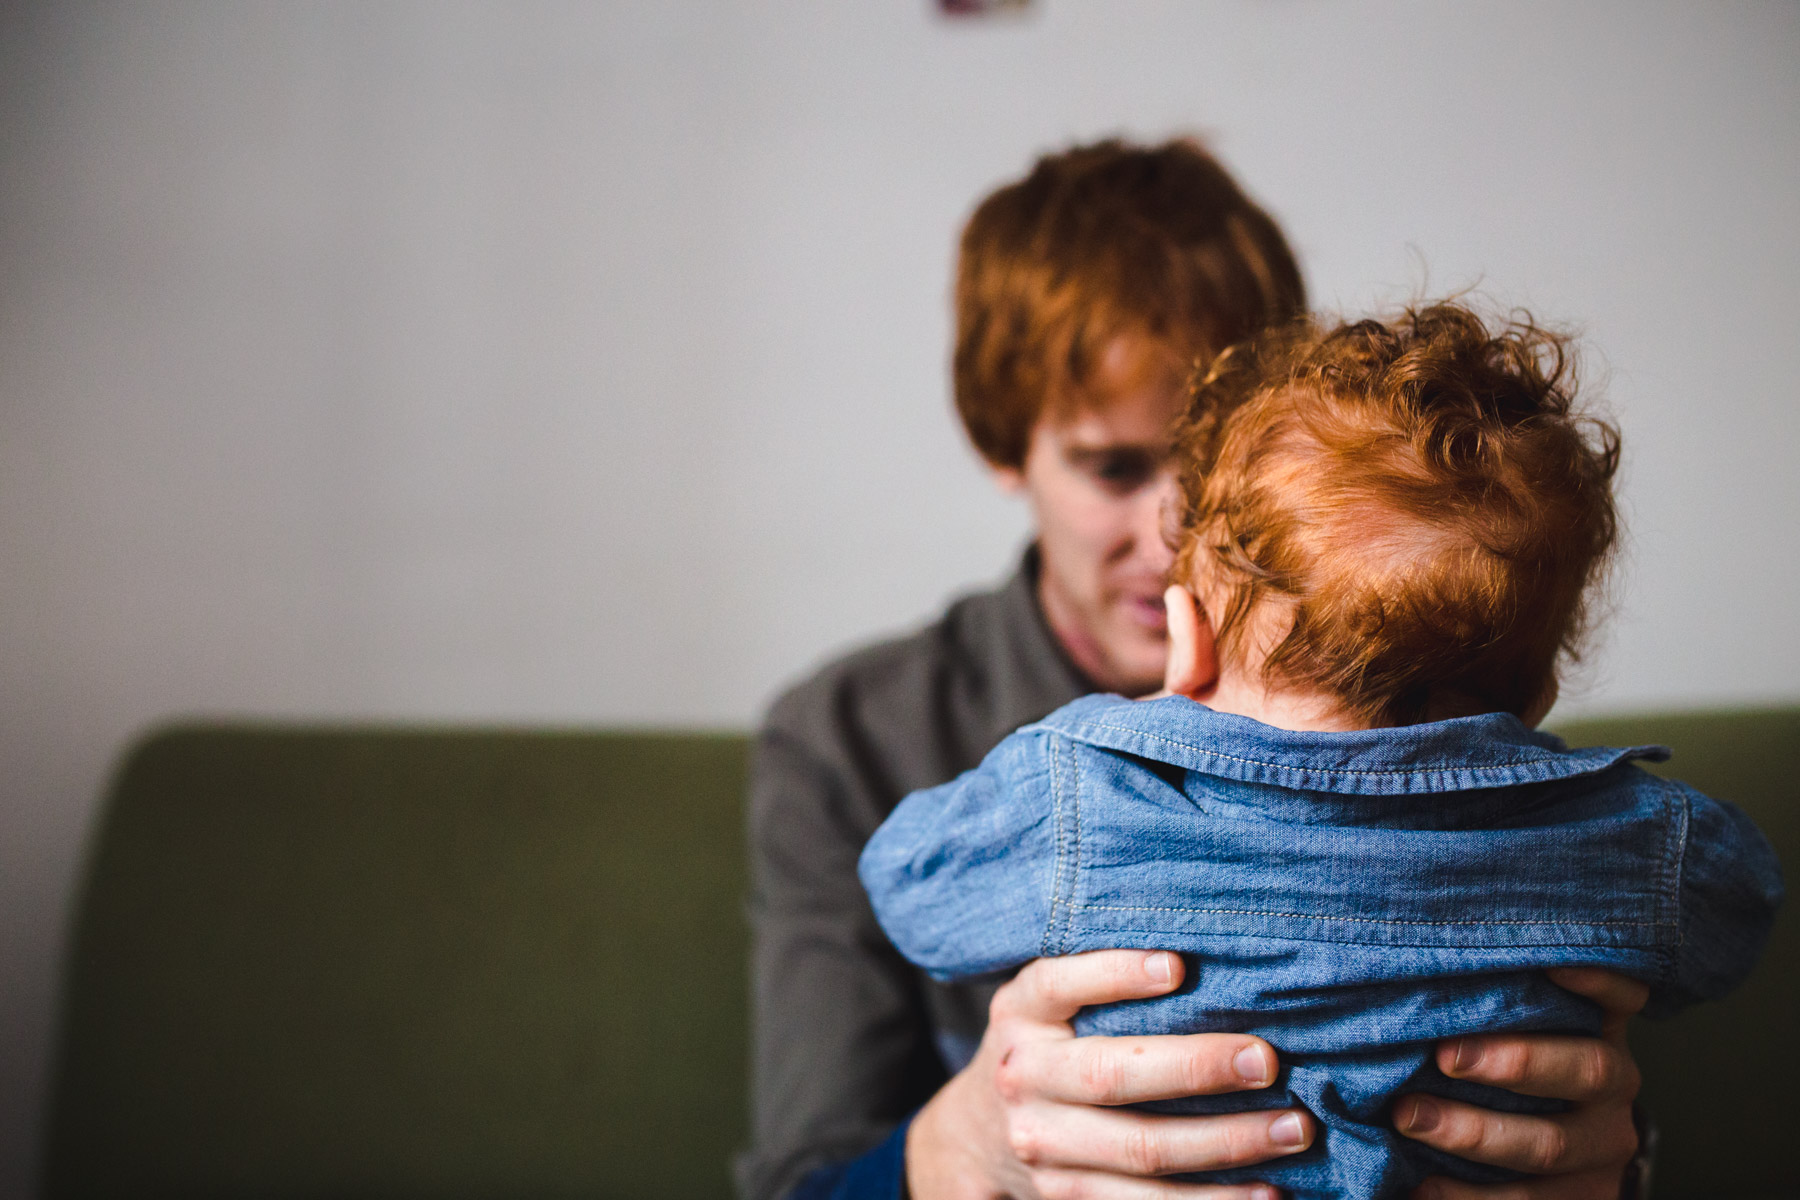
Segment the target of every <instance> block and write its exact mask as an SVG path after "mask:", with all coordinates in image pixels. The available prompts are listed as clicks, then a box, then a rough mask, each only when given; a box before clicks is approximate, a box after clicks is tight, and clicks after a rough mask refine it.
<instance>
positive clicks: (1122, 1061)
mask: <svg viewBox="0 0 1800 1200" xmlns="http://www.w3.org/2000/svg"><path fill="white" fill-rule="evenodd" d="M1275 1072H1276V1059H1275V1050H1274V1048H1273V1047H1271V1046H1270V1045H1269V1044H1268V1043H1267V1042H1265V1041H1263V1040H1262V1039H1261V1038H1257V1037H1250V1036H1248V1035H1245V1034H1241V1033H1193V1034H1186V1035H1164V1036H1155V1037H1087V1038H1073V1039H1065V1040H1060V1041H1042V1042H1033V1043H1029V1044H1022V1045H1018V1046H1015V1047H1014V1048H1013V1051H1012V1053H1011V1054H1009V1055H1007V1056H1006V1058H1005V1060H1004V1061H1003V1062H1001V1064H1000V1065H999V1066H998V1068H997V1069H996V1072H995V1084H996V1086H997V1087H998V1088H999V1089H1000V1093H1001V1095H1003V1096H1006V1097H1007V1098H1008V1099H1014V1100H1016V1099H1019V1098H1021V1097H1023V1096H1027V1095H1033V1096H1038V1097H1042V1098H1043V1099H1046V1100H1057V1101H1062V1102H1064V1103H1068V1104H1107V1105H1119V1104H1139V1103H1142V1102H1143V1101H1145V1100H1169V1099H1173V1098H1174V1097H1177V1096H1210V1095H1215V1094H1217V1093H1220V1092H1241V1091H1244V1090H1245V1089H1247V1088H1260V1087H1267V1086H1268V1085H1269V1084H1271V1083H1273V1082H1274V1081H1275Z"/></svg>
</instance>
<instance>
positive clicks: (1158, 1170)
mask: <svg viewBox="0 0 1800 1200" xmlns="http://www.w3.org/2000/svg"><path fill="white" fill-rule="evenodd" d="M1121 1150H1122V1151H1123V1157H1124V1161H1125V1167H1126V1169H1127V1170H1129V1171H1130V1172H1131V1173H1132V1174H1133V1175H1161V1174H1162V1173H1163V1172H1164V1171H1165V1170H1167V1169H1168V1161H1169V1160H1168V1152H1167V1149H1166V1148H1165V1147H1164V1145H1163V1140H1162V1138H1161V1137H1159V1136H1158V1135H1157V1132H1156V1130H1155V1129H1154V1128H1152V1127H1147V1126H1144V1125H1134V1126H1132V1127H1131V1129H1130V1130H1129V1131H1127V1132H1126V1134H1125V1142H1124V1145H1123V1146H1122V1147H1121Z"/></svg>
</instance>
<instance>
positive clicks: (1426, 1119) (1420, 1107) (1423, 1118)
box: [1394, 1096, 1444, 1133]
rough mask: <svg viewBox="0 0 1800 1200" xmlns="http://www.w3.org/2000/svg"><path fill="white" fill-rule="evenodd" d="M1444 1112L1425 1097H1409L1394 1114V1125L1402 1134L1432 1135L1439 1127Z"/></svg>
mask: <svg viewBox="0 0 1800 1200" xmlns="http://www.w3.org/2000/svg"><path fill="white" fill-rule="evenodd" d="M1443 1115H1444V1114H1443V1110H1442V1109H1440V1108H1439V1107H1438V1106H1437V1104H1436V1103H1435V1102H1434V1101H1431V1100H1427V1099H1426V1098H1425V1097H1423V1096H1408V1097H1407V1098H1406V1099H1404V1100H1402V1101H1401V1102H1400V1108H1399V1110H1398V1111H1396V1112H1395V1114H1394V1124H1396V1125H1398V1126H1399V1127H1400V1131H1401V1132H1402V1133H1430V1132H1431V1131H1432V1130H1433V1129H1436V1128H1437V1126H1438V1121H1439V1119H1441V1118H1442V1117H1443Z"/></svg>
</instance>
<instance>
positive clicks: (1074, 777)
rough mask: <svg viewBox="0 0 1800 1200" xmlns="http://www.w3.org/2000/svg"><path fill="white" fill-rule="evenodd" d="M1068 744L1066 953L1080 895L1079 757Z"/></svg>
mask: <svg viewBox="0 0 1800 1200" xmlns="http://www.w3.org/2000/svg"><path fill="white" fill-rule="evenodd" d="M1068 742H1069V806H1070V808H1072V809H1073V810H1074V813H1075V842H1074V845H1073V846H1072V847H1070V851H1069V910H1068V919H1067V920H1066V921H1064V922H1063V936H1062V950H1063V952H1064V953H1067V952H1068V949H1069V939H1070V938H1071V937H1072V936H1074V933H1075V911H1076V908H1077V907H1078V906H1077V903H1076V898H1077V897H1078V896H1080V894H1081V755H1080V752H1079V751H1078V750H1077V749H1076V748H1075V740H1074V739H1073V738H1070V739H1068Z"/></svg>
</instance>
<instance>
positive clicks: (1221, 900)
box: [860, 696, 1782, 1197]
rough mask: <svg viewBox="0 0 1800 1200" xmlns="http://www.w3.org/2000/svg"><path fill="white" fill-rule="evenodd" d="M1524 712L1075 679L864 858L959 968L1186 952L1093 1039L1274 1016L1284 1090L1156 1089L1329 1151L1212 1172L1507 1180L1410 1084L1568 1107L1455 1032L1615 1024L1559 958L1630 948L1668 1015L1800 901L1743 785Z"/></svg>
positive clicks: (895, 913) (1089, 1024)
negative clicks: (1037, 717) (1412, 715)
mask: <svg viewBox="0 0 1800 1200" xmlns="http://www.w3.org/2000/svg"><path fill="white" fill-rule="evenodd" d="M1667 756H1668V752H1667V751H1666V750H1664V749H1661V748H1660V747H1639V748H1635V749H1609V748H1603V747H1602V748H1593V749H1582V750H1570V749H1568V748H1567V747H1566V746H1564V745H1563V744H1562V742H1561V741H1560V740H1558V739H1557V738H1555V737H1552V736H1550V735H1548V734H1543V733H1537V732H1534V731H1532V730H1530V729H1528V728H1526V727H1525V726H1524V725H1523V724H1521V723H1520V722H1519V721H1518V720H1517V719H1516V718H1514V717H1512V716H1510V715H1506V714H1488V715H1484V716H1477V717H1466V718H1460V719H1457V720H1453V721H1441V722H1434V723H1431V724H1425V725H1412V726H1403V727H1399V728H1391V729H1371V730H1361V731H1356V732H1350V733H1302V732H1293V731H1289V730H1284V729H1277V728H1273V727H1271V726H1268V725H1264V724H1261V723H1260V722H1257V721H1253V720H1250V719H1248V718H1244V717H1238V716H1233V715H1230V714H1226V713H1217V712H1213V711H1212V710H1210V709H1208V708H1206V707H1204V706H1203V705H1200V704H1196V703H1194V702H1193V701H1191V700H1187V699H1185V698H1182V697H1178V696H1177V697H1169V698H1165V699H1160V700H1153V701H1147V702H1132V701H1127V700H1123V699H1120V698H1119V697H1116V696H1089V697H1086V698H1084V699H1081V700H1077V701H1076V702H1074V703H1073V704H1070V705H1068V706H1066V707H1064V708H1062V709H1059V710H1058V711H1057V712H1055V713H1052V714H1051V715H1050V716H1049V717H1047V718H1046V719H1045V720H1043V721H1041V722H1039V723H1037V724H1035V725H1029V726H1026V727H1025V728H1023V729H1021V730H1019V731H1018V732H1017V733H1014V734H1013V735H1011V736H1010V737H1008V738H1007V739H1006V740H1005V741H1003V742H1001V743H1000V745H998V746H997V747H995V748H994V750H993V751H992V752H991V753H990V754H989V755H988V756H987V758H986V759H985V760H984V761H983V762H982V764H981V766H979V767H978V768H976V769H975V770H973V771H970V772H968V773H966V774H964V775H963V776H962V777H961V778H959V779H957V780H955V781H953V782H951V783H948V784H944V785H943V786H941V787H936V788H931V789H929V790H926V791H922V792H915V793H914V794H912V795H911V796H909V797H908V798H907V799H906V800H905V801H904V802H903V803H902V804H901V805H900V807H899V808H898V809H897V810H895V812H894V814H893V815H892V817H890V818H889V819H888V821H887V823H886V824H884V825H883V826H882V827H881V828H880V830H878V831H877V832H876V834H875V836H874V838H873V839H872V840H871V841H870V842H869V844H868V846H867V848H866V849H865V850H864V852H863V855H862V860H861V864H860V872H861V876H862V880H863V884H864V886H865V887H866V888H867V889H868V891H869V895H870V898H871V899H872V901H873V903H874V907H875V912H876V915H877V916H878V917H879V919H880V921H881V924H882V928H883V929H885V930H886V931H887V933H888V935H889V936H890V937H891V938H892V939H893V941H894V944H895V945H896V946H898V947H899V949H900V950H901V951H902V952H903V953H904V954H905V955H906V956H907V957H908V958H910V959H911V960H912V961H913V962H915V963H917V964H919V965H920V966H921V967H923V968H925V970H927V971H928V972H930V973H931V974H932V975H934V976H935V977H937V978H940V979H955V978H963V977H969V976H976V975H982V974H985V973H988V972H995V971H1001V970H1005V969H1008V968H1011V967H1016V966H1017V965H1019V964H1021V963H1023V962H1026V961H1028V960H1030V959H1033V958H1039V957H1043V956H1046V955H1059V954H1073V953H1076V952H1079V951H1083V950H1095V949H1102V948H1107V947H1128V948H1143V949H1168V950H1175V951H1179V952H1180V953H1182V955H1183V956H1184V957H1185V959H1186V963H1187V974H1186V977H1185V980H1184V983H1183V985H1182V987H1181V988H1180V989H1179V990H1177V991H1176V992H1175V993H1174V994H1172V995H1169V996H1163V997H1157V998H1154V999H1150V1000H1140V1001H1131V1002H1126V1003H1121V1004H1113V1005H1107V1006H1103V1007H1098V1008H1090V1009H1087V1010H1084V1011H1083V1012H1082V1013H1081V1014H1080V1015H1079V1016H1077V1018H1076V1021H1075V1027H1076V1030H1077V1032H1078V1033H1082V1034H1140V1033H1199V1032H1209V1031H1230V1032H1248V1033H1254V1034H1257V1035H1259V1036H1261V1037H1264V1038H1266V1039H1268V1041H1269V1042H1270V1043H1271V1044H1272V1045H1274V1046H1275V1048H1276V1050H1277V1051H1278V1052H1279V1054H1280V1058H1281V1063H1282V1070H1281V1073H1280V1076H1279V1077H1278V1078H1277V1080H1276V1082H1275V1084H1274V1086H1272V1087H1271V1088H1269V1089H1267V1090H1266V1091H1261V1092H1252V1093H1242V1094H1237V1095H1230V1096H1218V1097H1196V1098H1193V1099H1190V1100H1186V1101H1174V1102H1166V1103H1163V1104H1159V1105H1155V1106H1152V1107H1155V1108H1158V1109H1160V1110H1163V1111H1173V1112H1220V1111H1233V1110H1243V1109H1247V1108H1277V1107H1287V1106H1289V1105H1292V1104H1296V1103H1297V1104H1300V1105H1303V1106H1304V1107H1306V1108H1307V1109H1308V1110H1310V1111H1311V1112H1312V1113H1313V1114H1314V1115H1315V1116H1316V1117H1317V1118H1318V1120H1319V1123H1320V1126H1321V1131H1322V1136H1321V1137H1319V1138H1317V1139H1316V1141H1315V1144H1314V1145H1313V1147H1312V1148H1311V1149H1309V1150H1307V1151H1306V1152H1304V1153H1302V1154H1300V1155H1297V1156H1295V1157H1292V1158H1288V1159H1284V1160H1281V1161H1279V1162H1274V1163H1268V1164H1263V1165H1261V1166H1257V1167H1253V1168H1246V1169H1242V1170H1233V1171H1221V1172H1213V1173H1209V1174H1206V1175H1201V1176H1195V1177H1194V1178H1196V1179H1203V1180H1210V1181H1216V1182H1234V1181H1243V1180H1250V1179H1264V1180H1267V1181H1268V1182H1270V1183H1273V1184H1276V1185H1279V1186H1281V1187H1284V1188H1286V1189H1288V1190H1289V1191H1290V1193H1291V1194H1292V1195H1294V1196H1296V1197H1340V1196H1342V1197H1377V1196H1399V1195H1404V1194H1405V1192H1406V1191H1407V1190H1408V1189H1410V1188H1411V1187H1413V1186H1415V1185H1416V1184H1417V1183H1418V1182H1419V1181H1420V1180H1422V1179H1423V1178H1425V1177H1426V1176H1427V1175H1430V1174H1436V1173H1443V1174H1450V1175H1453V1176H1457V1177H1460V1178H1463V1179H1468V1180H1471V1181H1474V1182H1491V1181H1495V1180H1498V1179H1501V1178H1506V1177H1508V1176H1506V1175H1505V1173H1503V1172H1499V1171H1496V1170H1494V1169H1491V1168H1485V1167H1481V1166H1478V1165H1475V1164H1472V1163H1469V1162H1466V1161H1464V1160H1461V1159H1456V1158H1452V1157H1450V1156H1447V1155H1441V1154H1438V1153H1437V1152H1435V1151H1432V1150H1429V1149H1428V1148H1426V1147H1423V1146H1421V1145H1419V1144H1418V1143H1416V1142H1413V1141H1411V1140H1410V1139H1407V1138H1403V1137H1401V1136H1399V1135H1398V1134H1396V1133H1394V1132H1393V1129H1392V1123H1391V1121H1390V1119H1389V1115H1388V1111H1389V1107H1390V1105H1391V1104H1392V1102H1393V1100H1394V1099H1395V1097H1396V1096H1398V1095H1399V1094H1400V1093H1402V1092H1407V1091H1423V1092H1430V1093H1434V1094H1437V1095H1443V1096H1451V1097H1457V1098H1462V1099H1468V1100H1472V1101H1474V1102H1476V1103H1480V1104H1483V1105H1486V1106H1487V1107H1490V1108H1505V1109H1514V1110H1519V1109H1535V1110H1538V1111H1544V1110H1546V1109H1551V1108H1554V1107H1555V1105H1554V1103H1553V1102H1548V1101H1532V1100H1530V1099H1529V1098H1526V1097H1520V1096H1516V1095H1513V1094H1511V1093H1504V1092H1499V1091H1497V1090H1494V1089H1489V1088H1484V1087H1479V1086H1476V1085H1472V1084H1467V1083H1462V1082H1459V1081H1454V1080H1451V1079H1448V1078H1447V1077H1445V1076H1444V1075H1442V1074H1441V1073H1440V1072H1439V1071H1438V1070H1437V1068H1436V1066H1435V1065H1434V1063H1433V1061H1432V1050H1433V1044H1434V1043H1435V1042H1436V1041H1438V1040H1439V1039H1441V1038H1445V1037H1451V1036H1455V1035H1458V1034H1464V1033H1471V1032H1476V1031H1492V1030H1553V1031H1560V1032H1571V1033H1583V1034H1593V1033H1595V1032H1597V1031H1598V1029H1599V1026H1600V1013H1599V1010H1598V1008H1597V1007H1596V1006H1595V1005H1593V1004H1592V1003H1591V1002H1589V1001H1587V1000H1585V999H1582V998H1581V997H1578V996H1575V995H1573V994H1572V993H1569V992H1565V991H1563V990H1562V989H1560V988H1558V987H1556V986H1555V985H1553V984H1551V983H1550V982H1549V981H1548V979H1547V978H1546V977H1545V976H1544V975H1543V974H1542V973H1541V972H1542V969H1543V968H1545V967H1551V966H1558V965H1568V964H1593V965H1598V966H1604V967H1608V968H1611V969H1613V970H1616V971H1621V972H1623V973H1625V974H1627V975H1631V976H1635V977H1636V978H1639V979H1642V980H1644V981H1645V982H1646V983H1648V984H1650V986H1651V1000H1650V1005H1649V1009H1648V1011H1649V1012H1651V1013H1652V1014H1667V1013H1670V1012H1672V1011H1674V1010H1676V1009H1678V1008H1680V1007H1681V1006H1683V1005H1685V1004H1689V1003H1691V1002H1693V1001H1696V1000H1702V999H1707V998H1712V997H1717V996H1720V995H1723V994H1724V993H1725V992H1726V991H1728V990H1729V989H1730V988H1732V987H1733V986H1735V985H1736V984H1737V983H1739V982H1740V981H1741V980H1742V979H1743V978H1744V976H1745V975H1746V974H1747V973H1748V972H1749V970H1750V968H1751V966H1752V964H1753V963H1754V961H1755V959H1756V956H1757V954H1758V952H1759V951H1760V950H1761V948H1762V944H1763V941H1764V939H1765V938H1766V936H1767V934H1768V931H1769V926H1770V924H1771V922H1772V920H1773V917H1774V912H1775V908H1776V906H1777V904H1778V903H1779V902H1780V899H1781V895H1782V884H1781V871H1780V867H1779V864H1778V863H1777V861H1776V858H1775V853H1774V850H1773V849H1772V848H1771V847H1770V845H1769V843H1768V842H1767V840H1766V839H1764V838H1763V836H1762V834H1761V833H1760V832H1759V831H1758V830H1757V829H1756V827H1755V826H1754V825H1753V824H1752V823H1751V822H1750V820H1749V818H1747V817H1746V816H1744V814H1743V813H1741V812H1740V811H1738V810H1737V809H1736V808H1734V807H1733V806H1731V805H1729V804H1725V803H1722V802H1720V801H1716V800H1711V799H1709V798H1707V797H1705V796H1703V795H1701V794H1699V793H1698V792H1696V791H1694V790H1693V789H1692V788H1689V787H1687V786H1686V785H1684V784H1681V783H1676V782H1672V781H1667V780H1663V779H1659V778H1657V777H1655V776H1653V775H1650V774H1649V773H1647V772H1645V771H1643V770H1641V769H1639V768H1638V767H1637V766H1635V765H1633V763H1632V761H1631V760H1633V759H1639V758H1642V759H1653V760H1660V759H1663V758H1666V757H1667Z"/></svg>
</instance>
